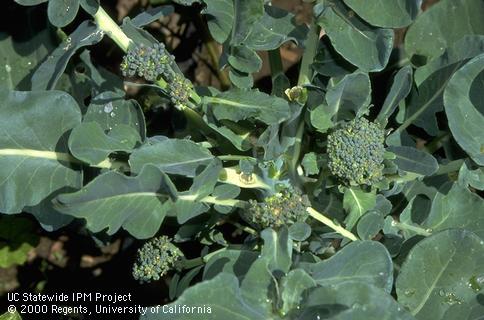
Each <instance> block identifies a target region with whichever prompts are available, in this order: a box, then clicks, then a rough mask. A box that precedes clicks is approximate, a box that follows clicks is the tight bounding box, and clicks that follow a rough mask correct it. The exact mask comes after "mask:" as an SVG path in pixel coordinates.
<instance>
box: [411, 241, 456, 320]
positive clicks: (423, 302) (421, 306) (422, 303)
mask: <svg viewBox="0 0 484 320" xmlns="http://www.w3.org/2000/svg"><path fill="white" fill-rule="evenodd" d="M454 255H455V250H454V252H453V253H452V256H451V257H450V258H449V257H448V259H447V262H446V263H445V265H444V266H442V267H443V268H442V269H441V270H440V271H439V273H438V274H437V276H436V277H435V280H434V281H433V282H432V285H431V286H430V287H429V290H427V292H426V293H425V295H424V298H423V299H422V301H421V302H420V304H419V305H418V306H417V307H416V308H415V309H413V311H411V313H412V315H414V316H415V315H417V313H419V312H420V310H421V309H422V308H423V306H424V305H425V303H426V302H427V300H428V298H429V297H430V294H431V293H432V291H433V290H434V288H435V286H436V285H437V282H438V281H439V280H440V277H442V274H443V273H444V271H445V269H447V266H448V265H449V263H450V261H451V260H452V258H453V257H454Z"/></svg>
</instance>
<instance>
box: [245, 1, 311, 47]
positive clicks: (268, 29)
mask: <svg viewBox="0 0 484 320" xmlns="http://www.w3.org/2000/svg"><path fill="white" fill-rule="evenodd" d="M295 20H296V18H295V16H294V14H293V13H290V12H288V11H286V10H283V9H281V8H278V7H276V6H268V5H266V6H265V7H264V15H263V16H262V18H261V19H260V20H259V21H258V22H257V23H255V24H254V25H253V26H252V30H251V32H250V34H249V35H248V37H247V39H246V40H245V41H244V45H246V46H248V47H250V48H251V49H252V50H274V49H277V48H279V47H280V46H281V45H282V44H283V43H285V42H287V41H294V42H296V43H298V44H302V42H304V40H305V39H306V35H307V30H308V28H307V27H306V25H305V24H300V25H297V24H296V21H295Z"/></svg>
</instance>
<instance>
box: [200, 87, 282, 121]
mask: <svg viewBox="0 0 484 320" xmlns="http://www.w3.org/2000/svg"><path fill="white" fill-rule="evenodd" d="M203 104H204V108H205V109H211V111H212V112H213V115H214V116H215V117H216V118H217V119H218V120H223V119H227V120H232V121H239V120H245V119H257V120H260V121H262V122H264V123H266V124H277V123H281V122H283V121H284V120H286V119H288V118H289V117H290V115H291V110H290V108H289V104H288V102H287V101H286V100H284V99H282V98H278V97H273V96H270V95H268V94H265V93H263V92H260V91H258V90H250V91H244V90H231V91H226V92H223V93H220V94H218V95H216V96H215V97H204V98H203Z"/></svg>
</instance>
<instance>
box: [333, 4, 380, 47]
mask: <svg viewBox="0 0 484 320" xmlns="http://www.w3.org/2000/svg"><path fill="white" fill-rule="evenodd" d="M331 8H332V9H333V11H334V13H336V15H337V16H338V17H340V18H341V19H342V20H343V21H344V22H346V23H347V24H349V25H350V27H351V28H352V29H354V30H355V31H356V32H358V33H359V34H361V35H362V36H363V37H365V38H366V39H368V40H370V41H372V40H373V39H371V38H370V37H368V36H367V35H366V34H365V33H364V32H363V31H361V30H360V29H358V28H357V27H356V26H355V25H354V24H353V23H352V22H351V20H350V19H348V18H347V17H346V16H345V14H344V13H342V12H341V11H340V10H339V9H338V8H337V7H336V5H333V6H331Z"/></svg>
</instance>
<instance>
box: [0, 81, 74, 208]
mask: <svg viewBox="0 0 484 320" xmlns="http://www.w3.org/2000/svg"><path fill="white" fill-rule="evenodd" d="M0 101H2V104H1V106H0V122H1V125H0V130H1V134H0V181H1V182H0V212H4V213H19V212H21V211H22V209H23V208H24V207H25V206H34V205H37V204H39V203H40V202H41V201H42V200H43V199H44V198H46V197H47V196H48V195H49V194H51V193H52V192H54V191H55V190H58V189H60V188H62V187H73V188H79V187H80V186H81V181H82V176H81V174H80V172H78V171H75V170H73V169H72V167H71V166H72V161H75V159H74V158H72V157H71V156H70V155H69V154H67V153H66V151H67V146H66V144H67V143H66V139H65V135H66V133H67V132H68V131H69V130H71V129H72V128H73V127H75V126H76V125H77V124H79V123H80V121H81V112H80V111H79V108H78V106H77V103H76V101H75V100H74V99H73V98H72V97H71V96H70V95H68V94H67V93H64V92H60V91H51V92H46V91H33V92H19V91H10V90H7V89H6V88H5V87H0ZM46 124H49V125H46Z"/></svg>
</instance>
